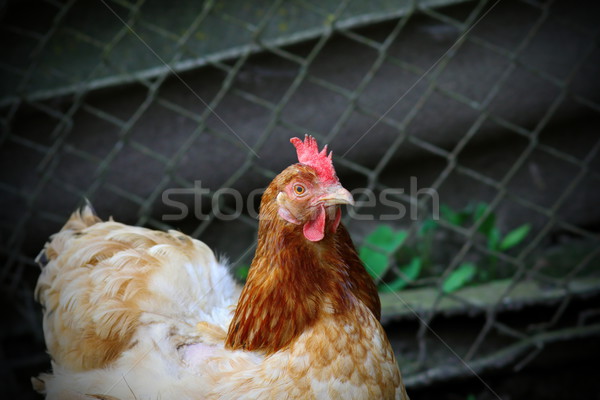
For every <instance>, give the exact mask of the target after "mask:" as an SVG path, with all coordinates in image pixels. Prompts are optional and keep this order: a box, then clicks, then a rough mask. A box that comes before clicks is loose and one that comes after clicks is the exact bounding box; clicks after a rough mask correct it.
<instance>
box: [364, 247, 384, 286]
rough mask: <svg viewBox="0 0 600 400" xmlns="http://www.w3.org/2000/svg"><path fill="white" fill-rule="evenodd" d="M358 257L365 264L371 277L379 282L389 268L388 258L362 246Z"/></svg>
mask: <svg viewBox="0 0 600 400" xmlns="http://www.w3.org/2000/svg"><path fill="white" fill-rule="evenodd" d="M358 255H359V257H360V259H361V260H362V262H363V264H365V268H366V269H367V272H368V273H369V275H371V277H372V278H373V279H374V280H375V281H378V280H379V279H381V277H382V276H383V275H384V274H385V271H387V267H388V256H387V255H386V254H383V253H381V252H379V251H376V250H373V249H371V248H369V247H366V246H361V247H360V249H359V251H358Z"/></svg>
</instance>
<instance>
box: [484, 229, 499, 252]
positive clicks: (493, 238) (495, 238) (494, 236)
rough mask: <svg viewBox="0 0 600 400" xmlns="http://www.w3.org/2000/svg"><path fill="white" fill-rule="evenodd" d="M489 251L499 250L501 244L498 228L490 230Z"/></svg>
mask: <svg viewBox="0 0 600 400" xmlns="http://www.w3.org/2000/svg"><path fill="white" fill-rule="evenodd" d="M487 238H488V244H487V245H488V249H490V250H497V249H498V243H499V242H500V230H499V229H498V228H496V227H494V228H492V229H491V230H490V234H489V235H488V237H487Z"/></svg>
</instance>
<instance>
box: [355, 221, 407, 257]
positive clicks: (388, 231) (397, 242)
mask: <svg viewBox="0 0 600 400" xmlns="http://www.w3.org/2000/svg"><path fill="white" fill-rule="evenodd" d="M407 235H408V233H407V232H406V231H402V230H401V231H398V232H394V230H393V229H392V228H391V227H390V226H388V225H379V226H378V227H377V228H376V229H375V230H374V231H373V232H371V233H370V234H369V235H368V236H367V237H366V238H365V242H366V243H368V244H370V245H372V246H374V247H377V248H379V249H381V250H383V251H384V252H385V253H387V254H390V253H393V252H394V251H396V250H397V249H398V247H400V246H401V245H402V243H404V240H405V239H406V236H407Z"/></svg>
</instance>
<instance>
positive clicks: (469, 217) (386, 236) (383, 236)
mask: <svg viewBox="0 0 600 400" xmlns="http://www.w3.org/2000/svg"><path fill="white" fill-rule="evenodd" d="M440 213H441V216H442V218H443V219H444V220H445V221H447V222H448V223H450V224H451V225H454V226H460V227H470V226H473V225H474V224H477V225H478V227H477V231H476V238H475V240H483V241H484V242H485V245H486V247H487V248H488V249H489V250H490V251H491V254H490V255H487V256H481V255H477V256H473V257H471V258H472V259H470V260H465V261H464V262H463V263H461V264H460V265H458V267H456V268H455V269H454V270H453V271H452V272H450V273H449V274H448V275H447V276H446V277H445V278H444V281H443V282H442V290H443V291H444V293H451V292H454V291H456V290H458V289H460V288H462V287H464V286H466V285H468V284H471V283H473V282H474V281H476V280H478V281H488V280H492V279H495V278H497V265H498V261H499V260H498V257H497V255H496V254H495V253H498V252H503V251H507V250H509V249H511V248H513V247H515V246H517V245H519V244H520V243H522V242H523V241H524V240H525V238H526V237H527V235H528V234H529V231H530V230H531V226H530V225H529V224H524V225H521V226H519V227H517V228H515V229H513V230H511V231H510V232H508V233H506V234H505V235H502V233H501V231H500V229H499V228H498V226H497V218H496V214H495V213H494V212H492V211H491V210H490V208H489V205H488V204H486V203H483V202H481V203H477V204H471V205H468V206H467V207H465V208H463V209H461V210H458V211H455V210H453V209H452V208H450V207H449V206H448V205H442V206H441V207H440ZM446 231H447V230H445V229H444V228H443V227H442V226H441V225H440V223H439V222H438V221H436V220H433V219H427V220H425V221H423V222H422V223H421V225H420V226H419V228H418V230H417V235H416V238H414V239H413V240H412V241H411V240H409V237H408V231H406V230H402V229H401V230H394V229H392V228H391V227H390V226H388V225H383V224H382V225H379V226H378V227H377V228H376V229H375V230H374V231H373V232H371V233H370V234H369V235H368V236H367V237H366V238H365V240H364V242H363V244H362V246H360V247H359V256H360V258H361V260H362V261H363V262H364V263H365V266H366V267H367V271H368V272H369V274H370V275H371V276H372V277H373V279H374V280H375V281H376V282H377V283H378V288H379V291H382V292H387V291H398V290H402V289H403V288H405V287H406V286H407V285H409V284H411V283H414V282H415V281H417V278H419V277H422V276H429V277H435V276H439V275H440V274H443V272H444V265H445V263H446V262H447V258H445V259H442V260H439V259H440V258H441V257H443V254H442V256H440V254H436V253H443V252H441V251H440V248H442V247H443V246H444V245H446V246H447V245H448V244H447V243H446V242H447V241H442V240H440V239H439V236H440V235H439V234H440V233H441V232H446ZM446 233H447V232H446ZM392 265H396V268H395V269H394V271H393V272H394V273H390V270H391V269H392V268H391V266H392ZM484 266H485V268H484Z"/></svg>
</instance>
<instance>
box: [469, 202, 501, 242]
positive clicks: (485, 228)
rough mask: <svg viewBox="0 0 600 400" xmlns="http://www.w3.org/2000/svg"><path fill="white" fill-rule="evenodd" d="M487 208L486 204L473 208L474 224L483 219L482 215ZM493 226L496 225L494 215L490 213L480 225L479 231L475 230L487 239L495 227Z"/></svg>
mask: <svg viewBox="0 0 600 400" xmlns="http://www.w3.org/2000/svg"><path fill="white" fill-rule="evenodd" d="M488 207H489V206H488V205H487V204H486V203H479V204H477V207H476V208H475V215H474V220H475V222H479V220H480V219H481V217H483V214H484V213H485V212H486V211H487V209H488ZM495 224H496V214H494V213H493V212H490V213H489V215H488V216H487V217H486V218H485V220H484V221H483V222H482V223H481V225H479V229H477V230H478V231H479V232H481V233H482V234H484V235H485V237H487V238H488V239H489V237H490V235H491V234H492V230H493V229H494V228H495V226H494V225H495Z"/></svg>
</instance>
